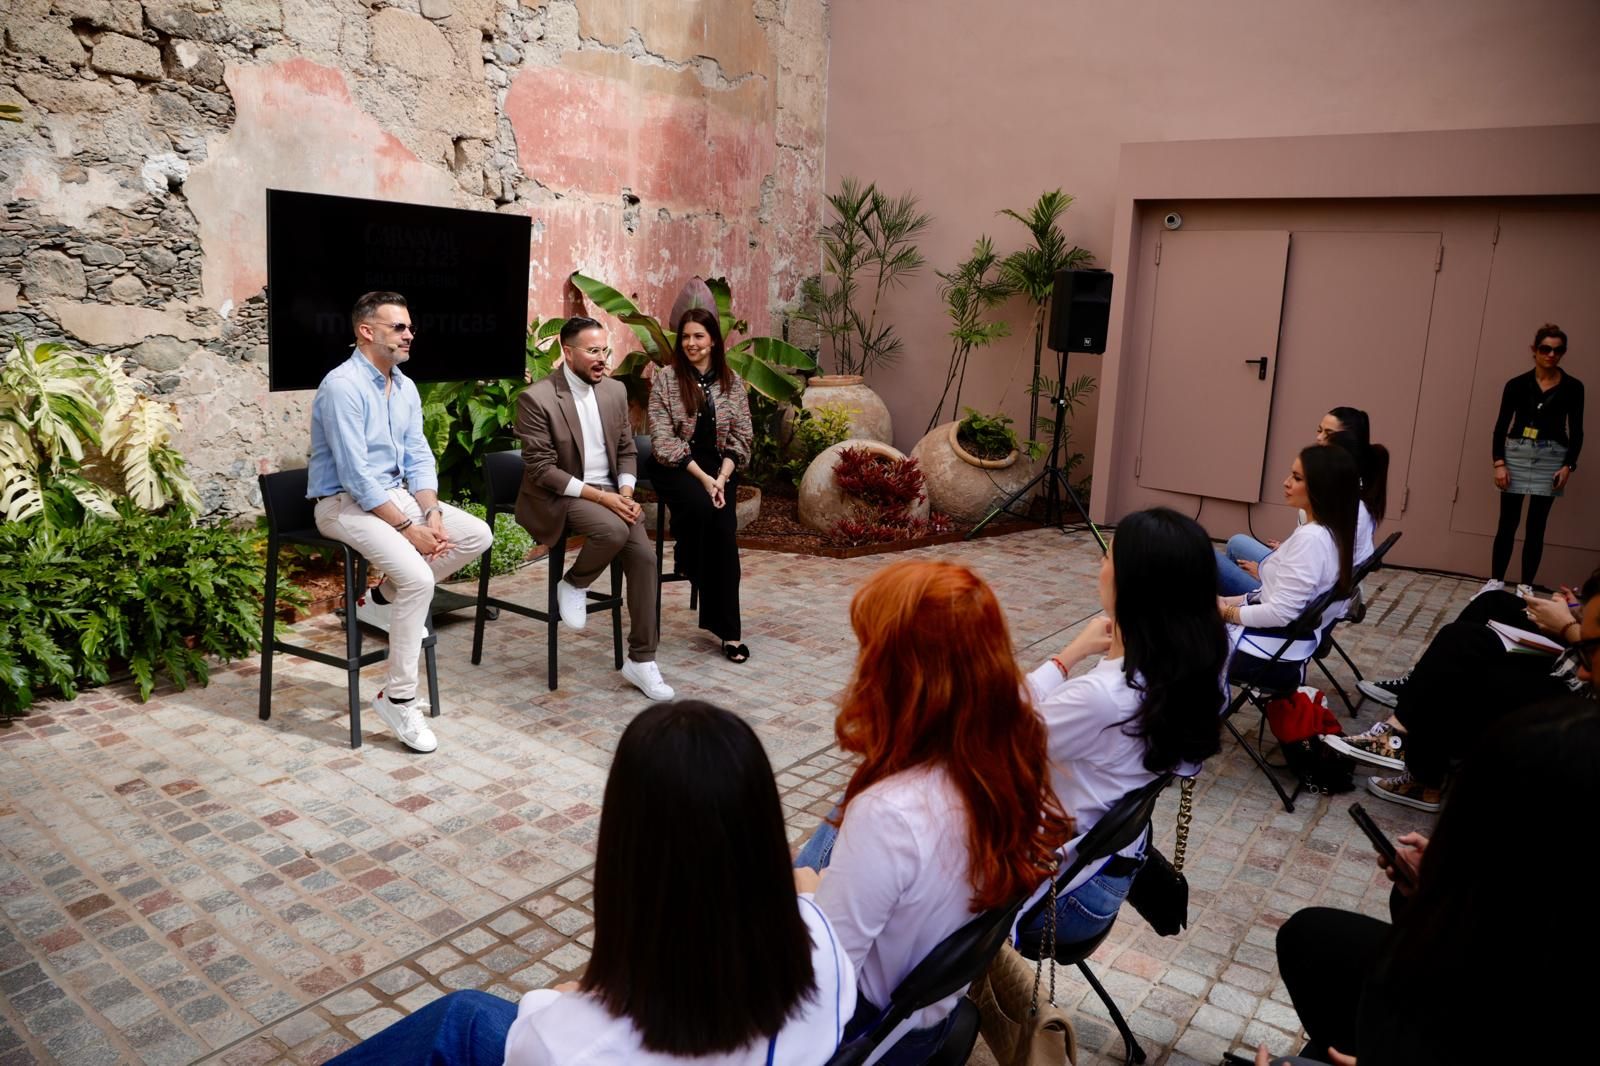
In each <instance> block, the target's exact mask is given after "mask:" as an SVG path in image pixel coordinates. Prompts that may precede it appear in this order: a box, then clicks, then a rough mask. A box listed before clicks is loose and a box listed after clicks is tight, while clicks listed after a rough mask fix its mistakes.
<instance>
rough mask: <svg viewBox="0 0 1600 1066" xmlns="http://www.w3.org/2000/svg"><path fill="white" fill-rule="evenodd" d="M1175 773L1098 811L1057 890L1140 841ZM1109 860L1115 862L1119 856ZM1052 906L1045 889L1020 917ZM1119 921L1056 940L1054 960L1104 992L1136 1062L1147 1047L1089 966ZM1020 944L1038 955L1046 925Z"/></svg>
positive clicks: (1028, 920)
mask: <svg viewBox="0 0 1600 1066" xmlns="http://www.w3.org/2000/svg"><path fill="white" fill-rule="evenodd" d="M1174 776H1176V775H1174V774H1171V773H1166V774H1162V775H1161V776H1160V777H1158V778H1156V779H1155V780H1154V781H1152V782H1150V783H1149V784H1148V785H1145V786H1143V787H1142V788H1136V789H1134V790H1133V791H1132V792H1129V793H1128V794H1127V795H1125V796H1123V797H1122V798H1121V799H1119V800H1117V802H1115V803H1113V804H1112V805H1111V809H1110V810H1108V811H1106V813H1105V814H1103V815H1101V816H1100V820H1099V821H1097V822H1095V823H1094V828H1092V829H1090V830H1089V831H1088V832H1087V833H1085V834H1084V835H1083V839H1082V840H1080V841H1079V842H1078V847H1077V850H1076V852H1075V853H1074V855H1073V858H1072V862H1070V863H1069V864H1068V865H1067V868H1066V869H1065V870H1063V871H1062V872H1061V874H1060V875H1059V876H1058V877H1057V878H1056V891H1057V892H1064V891H1065V889H1066V886H1067V885H1070V884H1071V883H1072V881H1073V879H1074V878H1075V877H1077V876H1078V875H1079V874H1081V873H1082V872H1083V871H1084V870H1085V869H1087V868H1088V867H1089V866H1090V865H1091V864H1093V863H1096V862H1099V861H1100V860H1101V859H1107V858H1111V856H1114V855H1116V854H1117V853H1118V852H1120V851H1122V850H1123V849H1124V848H1126V847H1128V846H1129V845H1131V844H1133V843H1134V842H1135V841H1137V840H1138V839H1139V838H1140V837H1141V836H1143V835H1144V833H1145V832H1146V831H1147V830H1148V829H1149V828H1150V817H1151V813H1152V812H1153V811H1154V810H1155V807H1156V800H1158V799H1159V798H1160V797H1161V791H1162V790H1163V789H1165V788H1166V787H1167V785H1169V784H1171V783H1172V779H1173V777H1174ZM1111 861H1113V862H1115V861H1116V860H1115V859H1112V860H1111ZM1048 906H1050V897H1049V896H1048V895H1046V896H1045V897H1044V898H1043V899H1041V900H1040V901H1039V902H1038V903H1036V904H1034V905H1033V906H1032V907H1030V908H1029V909H1028V913H1027V914H1025V915H1024V916H1023V918H1022V921H1021V923H1020V924H1021V925H1022V926H1023V927H1027V926H1030V925H1032V924H1033V923H1034V921H1035V920H1037V918H1038V916H1039V915H1040V914H1041V913H1042V912H1043V910H1044V908H1045V907H1048ZM1115 925H1116V921H1115V920H1114V919H1113V921H1112V923H1111V925H1108V926H1106V927H1105V929H1103V930H1102V931H1100V932H1099V933H1096V934H1095V935H1094V936H1092V937H1090V938H1089V939H1087V940H1079V941H1077V942H1075V943H1062V942H1061V941H1059V940H1058V941H1056V950H1055V956H1056V962H1058V963H1060V964H1061V965H1063V966H1077V967H1078V969H1079V971H1081V972H1082V974H1083V977H1084V980H1086V981H1088V982H1089V987H1090V988H1092V989H1094V992H1095V995H1097V996H1099V997H1100V1002H1102V1003H1104V1004H1105V1005H1106V1011H1107V1012H1109V1013H1110V1015H1111V1022H1112V1024H1113V1025H1115V1026H1116V1027H1117V1032H1119V1033H1121V1034H1122V1045H1123V1047H1124V1048H1126V1049H1127V1052H1126V1056H1125V1057H1124V1059H1123V1061H1124V1062H1125V1063H1136V1062H1143V1061H1144V1057H1145V1056H1144V1048H1142V1047H1140V1046H1139V1041H1137V1040H1135V1039H1134V1037H1133V1030H1131V1029H1129V1028H1128V1022H1127V1020H1126V1019H1124V1018H1123V1017H1122V1012H1121V1011H1120V1010H1118V1009H1117V1004H1116V1001H1115V1000H1113V999H1112V998H1111V993H1109V992H1107V991H1106V990H1105V986H1104V985H1102V984H1101V983H1100V982H1099V981H1098V980H1097V979H1096V978H1095V975H1094V971H1093V970H1091V969H1089V956H1091V955H1093V954H1094V953H1095V949H1097V948H1099V946H1100V945H1101V944H1102V943H1104V942H1105V939H1106V937H1108V936H1110V935H1111V930H1112V928H1113V927H1114V926H1115ZM1017 950H1018V951H1019V952H1021V953H1022V955H1023V956H1024V957H1026V958H1030V959H1037V958H1038V957H1039V955H1040V954H1041V953H1042V952H1043V951H1044V931H1043V930H1042V929H1041V930H1038V931H1030V932H1024V933H1022V934H1020V935H1019V936H1018V937H1017Z"/></svg>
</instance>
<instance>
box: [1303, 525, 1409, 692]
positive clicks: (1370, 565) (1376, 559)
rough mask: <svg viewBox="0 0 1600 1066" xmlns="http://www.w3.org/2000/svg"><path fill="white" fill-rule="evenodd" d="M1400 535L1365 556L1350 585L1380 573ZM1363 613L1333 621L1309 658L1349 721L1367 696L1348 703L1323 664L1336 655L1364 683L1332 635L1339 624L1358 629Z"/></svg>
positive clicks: (1357, 583) (1358, 681) (1397, 534)
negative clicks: (1342, 702) (1314, 661)
mask: <svg viewBox="0 0 1600 1066" xmlns="http://www.w3.org/2000/svg"><path fill="white" fill-rule="evenodd" d="M1401 532H1402V531H1401V530H1395V531H1394V532H1393V533H1390V534H1389V535H1388V536H1387V537H1385V538H1384V540H1383V543H1382V544H1380V545H1378V546H1377V547H1376V548H1374V549H1372V554H1371V555H1369V556H1367V559H1366V561H1365V562H1363V563H1362V564H1361V565H1360V566H1358V567H1356V569H1355V573H1354V574H1352V575H1351V579H1352V583H1353V584H1354V585H1355V587H1356V588H1360V587H1361V583H1362V582H1363V581H1365V580H1366V579H1367V578H1369V577H1371V576H1372V575H1373V574H1374V573H1376V572H1377V571H1378V570H1380V569H1382V567H1383V557H1384V556H1385V555H1387V554H1389V549H1390V548H1392V547H1394V542H1395V541H1397V540H1399V539H1400V534H1401ZM1366 613H1367V612H1366V605H1365V604H1363V605H1362V607H1361V613H1360V614H1359V615H1357V616H1356V617H1354V618H1352V617H1350V616H1349V615H1348V614H1347V615H1345V616H1344V617H1343V618H1339V619H1336V620H1335V621H1334V623H1333V624H1332V625H1330V626H1329V627H1328V632H1327V633H1326V634H1325V635H1324V637H1323V639H1322V643H1321V644H1319V645H1318V646H1317V653H1316V654H1315V655H1313V656H1312V658H1313V659H1315V660H1316V663H1317V669H1319V670H1321V671H1322V676H1323V677H1326V678H1327V679H1328V681H1329V683H1330V684H1332V685H1333V688H1334V691H1335V692H1337V693H1339V698H1340V699H1342V700H1344V705H1345V709H1346V710H1348V711H1349V712H1350V716H1351V717H1352V718H1353V717H1355V713H1356V708H1357V707H1359V706H1360V705H1361V703H1363V702H1365V701H1366V696H1362V697H1361V699H1360V700H1359V701H1356V702H1352V701H1351V699H1350V694H1349V693H1348V692H1346V691H1345V690H1344V686H1343V685H1341V684H1339V681H1338V679H1337V678H1335V677H1334V676H1333V674H1332V673H1330V672H1329V671H1328V667H1327V665H1326V664H1325V663H1324V662H1323V660H1324V659H1326V658H1327V657H1328V655H1329V653H1330V652H1338V653H1339V658H1341V659H1343V660H1344V663H1345V665H1346V666H1348V667H1349V668H1350V672H1351V673H1353V674H1355V675H1356V685H1357V686H1359V685H1360V684H1361V682H1363V681H1365V680H1366V676H1365V675H1364V674H1362V672H1361V668H1360V667H1358V666H1356V664H1355V663H1354V662H1352V661H1351V659H1350V655H1349V653H1347V652H1346V651H1345V650H1344V649H1343V648H1342V647H1340V646H1339V641H1338V640H1337V639H1335V637H1334V635H1333V631H1334V630H1335V629H1337V628H1338V627H1339V623H1340V622H1348V623H1350V624H1351V625H1357V624H1359V623H1360V622H1361V620H1362V619H1363V618H1365V617H1366ZM1358 691H1359V687H1358Z"/></svg>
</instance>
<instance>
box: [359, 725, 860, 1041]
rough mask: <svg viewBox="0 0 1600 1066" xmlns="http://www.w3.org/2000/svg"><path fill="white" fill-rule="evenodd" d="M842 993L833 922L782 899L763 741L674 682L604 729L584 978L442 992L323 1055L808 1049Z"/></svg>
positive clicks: (783, 852)
mask: <svg viewBox="0 0 1600 1066" xmlns="http://www.w3.org/2000/svg"><path fill="white" fill-rule="evenodd" d="M855 1005H856V991H855V974H854V972H853V971H852V969H851V966H850V961H849V959H848V958H847V957H846V956H845V954H844V951H843V949H842V947H841V946H840V943H839V940H838V939H837V937H836V936H835V935H834V933H833V931H832V930H831V928H830V927H829V925H828V921H827V919H826V918H825V917H824V916H823V914H822V911H821V909H820V908H819V907H818V905H817V904H816V903H815V902H814V901H813V900H812V899H811V898H810V897H809V896H808V895H801V896H799V898H798V899H796V895H795V886H794V881H793V877H792V873H791V871H790V867H789V847H788V843H787V839H786V833H785V831H784V824H783V812H782V809H781V808H780V807H779V805H778V790H777V786H776V784H775V782H774V780H773V776H772V766H771V764H770V763H769V762H768V761H767V756H766V753H765V751H763V750H762V747H761V741H760V740H759V739H757V737H756V735H755V732H754V731H753V730H752V729H751V728H750V727H749V726H748V725H747V724H745V722H744V721H743V720H742V719H740V718H739V717H737V716H736V715H733V714H731V713H729V712H728V711H725V710H722V709H721V708H718V707H713V706H712V705H711V704H708V703H701V702H699V701H695V700H684V701H681V702H678V703H658V704H656V705H655V706H653V707H650V708H649V709H648V710H646V711H644V713H642V714H640V715H639V716H638V717H637V718H635V719H634V720H633V721H632V722H631V723H629V725H628V728H627V729H626V730H624V731H623V734H622V739H621V741H620V742H619V743H618V745H617V754H616V757H615V759H614V760H613V762H612V764H611V775H610V777H609V778H608V779H607V782H606V794H605V801H604V806H603V807H602V808H601V814H600V839H599V842H598V845H597V848H596V855H595V868H594V952H593V954H592V956H591V957H590V960H589V968H588V970H587V972H585V974H584V976H583V979H582V980H581V981H578V982H574V983H572V984H571V985H568V986H563V987H562V988H556V989H539V990H537V991H533V992H529V993H527V994H526V995H524V996H523V997H522V1001H521V1003H520V1004H516V1003H510V1002H508V1001H506V1000H502V999H500V998H499V997H498V996H492V995H487V994H485V993H481V992H456V993H452V994H451V995H449V996H446V997H445V998H444V999H441V1000H437V1001H435V1002H434V1003H432V1004H430V1005H429V1006H427V1007H425V1008H423V1009H422V1010H420V1011H418V1012H417V1013H415V1014H412V1015H410V1016H409V1017H407V1018H405V1019H403V1020H402V1021H400V1022H397V1023H396V1024H394V1025H392V1026H390V1027H389V1028H388V1029H385V1030H384V1031H382V1032H380V1033H378V1034H376V1035H375V1036H373V1037H372V1038H371V1039H369V1040H367V1041H365V1042H363V1043H361V1044H359V1045H357V1046H356V1047H354V1048H352V1049H351V1050H350V1051H347V1052H346V1053H345V1054H343V1055H341V1056H340V1057H339V1058H337V1059H335V1060H334V1062H335V1063H338V1064H339V1066H377V1064H380V1063H381V1064H383V1066H408V1064H413V1063H414V1064H417V1066H424V1064H426V1066H438V1064H443V1066H483V1064H487V1066H500V1064H501V1063H506V1064H509V1066H559V1064H563V1063H583V1064H585V1066H600V1064H618V1066H620V1064H622V1063H629V1064H634V1066H637V1064H646V1066H668V1064H687V1063H715V1064H717V1066H746V1064H748V1066H761V1064H764V1063H765V1064H793V1066H819V1064H821V1063H824V1062H826V1061H827V1060H828V1058H829V1056H831V1055H832V1054H833V1050H834V1048H835V1047H837V1046H838V1043H839V1038H840V1035H841V1034H842V1033H843V1031H844V1023H845V1022H846V1021H848V1020H849V1018H850V1013H851V1012H852V1011H853V1010H854V1009H855Z"/></svg>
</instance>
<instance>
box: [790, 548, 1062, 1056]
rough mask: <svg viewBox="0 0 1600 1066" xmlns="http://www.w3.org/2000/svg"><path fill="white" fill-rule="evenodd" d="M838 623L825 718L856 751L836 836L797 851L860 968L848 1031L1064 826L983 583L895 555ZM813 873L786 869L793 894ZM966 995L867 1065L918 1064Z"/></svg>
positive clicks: (915, 1021) (996, 608) (1032, 715)
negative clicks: (835, 701) (836, 696)
mask: <svg viewBox="0 0 1600 1066" xmlns="http://www.w3.org/2000/svg"><path fill="white" fill-rule="evenodd" d="M850 624H851V626H852V628H854V630H855V634H856V639H857V640H858V641H860V644H861V650H860V653H859V655H858V657H857V659H856V669H855V675H854V677H853V678H852V679H851V682H850V686H849V688H848V690H847V691H846V693H845V696H844V702H843V705H842V707H841V708H840V710H839V717H838V719H837V721H836V723H835V727H834V728H835V732H836V733H837V735H838V738H839V745H840V747H842V748H844V749H845V750H846V751H848V752H851V753H853V754H855V755H857V756H859V757H860V760H861V761H860V765H859V766H857V768H856V770H855V773H854V774H853V775H852V776H851V778H850V782H849V784H848V785H847V786H846V787H845V793H844V800H843V802H842V803H841V805H840V808H839V812H838V818H837V819H836V820H838V821H839V828H838V830H837V833H835V831H834V829H833V826H832V825H831V824H828V823H824V824H823V825H822V826H821V827H820V828H819V829H818V831H817V834H816V836H815V837H813V838H812V840H811V841H810V843H808V844H807V846H806V848H805V849H804V850H803V851H802V853H801V855H800V857H799V858H798V859H797V860H796V866H797V867H811V868H814V869H822V868H823V867H826V868H827V872H826V876H823V877H822V878H821V885H820V887H819V888H817V891H816V899H817V904H818V906H820V907H821V908H822V910H823V913H824V914H826V915H827V917H828V920H829V922H830V923H831V924H832V925H833V928H834V930H835V932H836V933H837V934H838V937H839V942H840V944H841V945H842V946H843V947H844V950H845V954H846V955H847V956H849V958H850V961H851V962H852V963H853V964H854V965H855V968H856V974H857V978H858V986H859V989H860V993H861V994H860V997H859V1004H858V1009H857V1012H856V1015H855V1017H854V1018H853V1019H852V1021H851V1023H850V1025H849V1026H847V1027H846V1029H845V1036H846V1039H850V1038H852V1037H854V1036H856V1035H858V1034H859V1033H860V1032H863V1031H865V1030H866V1029H868V1028H870V1027H871V1025H872V1023H873V1022H874V1021H875V1020H876V1019H877V1017H878V1015H879V1014H880V1012H881V1009H882V1008H883V1007H884V1006H885V1005H886V1004H887V1003H888V1002H889V997H890V994H891V993H892V992H893V991H894V989H895V987H896V986H897V985H899V983H900V982H901V980H903V979H904V978H905V976H906V975H907V974H908V973H910V972H911V970H912V969H913V968H914V967H915V966H916V965H917V963H919V962H921V961H922V959H923V957H924V956H926V955H927V954H928V952H929V951H931V950H932V949H933V948H934V947H935V946H936V945H937V944H938V943H939V942H940V941H941V940H943V939H944V938H945V937H947V936H949V935H950V934H951V933H953V932H955V931H956V930H957V929H959V928H960V927H961V926H963V925H965V924H966V923H967V922H968V921H970V920H971V918H972V917H973V915H975V914H977V913H980V912H982V911H985V910H989V909H991V908H994V907H998V906H1002V905H1004V904H1006V903H1009V902H1011V901H1013V900H1015V899H1017V898H1019V897H1022V896H1026V895H1027V894H1028V893H1029V892H1031V891H1032V890H1033V888H1034V887H1035V886H1036V885H1038V884H1039V882H1040V881H1041V880H1043V879H1044V878H1046V877H1048V876H1049V875H1050V873H1051V872H1052V871H1053V870H1054V869H1055V865H1056V862H1055V855H1054V850H1055V849H1056V848H1058V847H1060V846H1061V845H1062V844H1064V843H1065V842H1066V841H1067V840H1068V839H1069V838H1070V837H1071V836H1072V819H1071V817H1070V816H1068V815H1067V814H1066V812H1064V811H1063V810H1062V809H1061V805H1060V803H1058V802H1057V801H1056V797H1055V793H1054V792H1053V791H1052V790H1051V787H1050V759H1049V754H1048V752H1047V750H1046V737H1045V729H1044V723H1043V722H1042V721H1041V720H1040V718H1039V716H1038V714H1037V713H1036V712H1035V711H1034V709H1033V707H1032V705H1031V704H1030V703H1029V702H1028V697H1027V696H1026V694H1025V693H1026V689H1025V687H1024V686H1023V684H1022V676H1021V673H1020V671H1019V670H1018V669H1017V664H1016V659H1015V658H1014V657H1013V654H1012V649H1011V636H1010V632H1009V631H1008V629H1007V627H1006V620H1005V615H1004V614H1003V613H1002V612H1001V610H1000V604H999V602H998V601H996V599H995V596H994V593H993V592H992V591H991V590H990V588H989V586H988V585H986V584H984V583H983V581H982V580H981V579H980V578H979V577H978V576H977V575H976V574H974V573H973V572H972V571H971V570H969V569H967V568H966V567H964V566H958V565H955V564H953V563H943V562H926V561H920V560H915V561H909V562H900V563H893V564H891V565H889V566H886V567H884V568H883V569H882V570H879V571H878V572H877V573H876V574H874V575H873V576H872V577H871V578H870V579H869V580H868V581H867V583H866V584H864V585H863V586H862V587H861V588H860V589H859V590H858V591H857V592H856V595H855V599H854V600H852V601H851V604H850ZM835 838H836V839H835ZM815 876H817V875H812V874H810V873H809V872H808V871H806V870H797V873H796V879H797V880H798V881H799V882H800V884H801V887H802V890H808V889H807V887H806V886H807V885H808V883H810V882H811V879H812V878H814V877H815ZM964 991H965V990H964V989H963V990H960V991H958V992H956V993H955V994H953V995H951V996H949V997H947V998H945V999H943V1000H941V1001H940V1002H938V1003H936V1004H934V1005H933V1006H931V1007H928V1008H926V1009H924V1010H921V1011H918V1012H917V1013H916V1014H913V1015H912V1016H911V1018H910V1019H909V1021H908V1022H907V1023H906V1025H905V1026H903V1027H902V1028H903V1035H902V1036H901V1037H900V1039H899V1041H898V1042H896V1043H895V1044H894V1046H893V1047H892V1049H891V1050H890V1051H889V1052H888V1053H887V1054H886V1055H885V1056H884V1057H883V1058H881V1059H879V1060H878V1061H879V1062H882V1063H890V1064H894V1066H902V1064H910V1063H920V1062H923V1061H925V1060H926V1059H927V1058H928V1056H930V1055H931V1054H932V1053H933V1052H934V1051H936V1050H937V1049H938V1047H939V1045H940V1044H941V1043H942V1042H943V1040H944V1038H945V1034H946V1031H947V1029H948V1027H949V1023H950V1020H951V1018H952V1011H953V1008H954V1007H955V1005H956V1002H957V1001H958V999H959V998H960V996H961V995H962V994H963V992H964Z"/></svg>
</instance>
